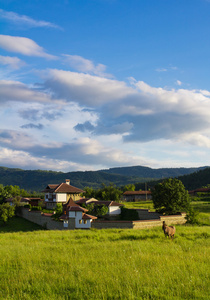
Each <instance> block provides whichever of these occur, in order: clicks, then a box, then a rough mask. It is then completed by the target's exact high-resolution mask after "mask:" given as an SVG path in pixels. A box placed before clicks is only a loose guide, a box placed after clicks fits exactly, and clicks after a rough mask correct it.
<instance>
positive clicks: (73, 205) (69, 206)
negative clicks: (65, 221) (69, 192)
mask: <svg viewBox="0 0 210 300" xmlns="http://www.w3.org/2000/svg"><path fill="white" fill-rule="evenodd" d="M63 209H64V210H67V211H84V212H85V211H88V210H87V209H86V208H83V207H81V206H79V205H78V204H76V203H75V202H74V200H72V198H70V199H69V201H68V202H67V203H66V204H64V205H63Z"/></svg>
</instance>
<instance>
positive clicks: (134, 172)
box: [101, 166, 207, 179]
mask: <svg viewBox="0 0 210 300" xmlns="http://www.w3.org/2000/svg"><path fill="white" fill-rule="evenodd" d="M205 168H207V166H205V167H199V168H160V169H152V168H149V167H142V166H133V167H120V168H110V169H108V170H101V171H103V172H106V173H109V174H119V175H126V176H137V177H143V178H154V179H159V178H168V177H177V176H182V175H188V174H191V173H194V172H197V171H200V170H203V169H205Z"/></svg>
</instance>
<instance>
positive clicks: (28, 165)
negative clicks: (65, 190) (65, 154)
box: [0, 148, 92, 172]
mask: <svg viewBox="0 0 210 300" xmlns="http://www.w3.org/2000/svg"><path fill="white" fill-rule="evenodd" d="M0 149H1V151H0V165H1V166H6V167H10V168H14V167H15V168H22V169H25V170H27V169H28V170H33V169H41V170H55V171H63V172H69V171H79V170H84V166H83V165H81V164H79V163H74V162H69V161H65V160H57V159H50V158H47V157H44V158H40V157H35V156H33V155H31V154H30V153H28V152H25V151H17V150H11V149H7V148H0ZM91 167H92V166H90V165H89V166H87V168H88V169H89V170H90V169H91Z"/></svg>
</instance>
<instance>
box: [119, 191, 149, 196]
mask: <svg viewBox="0 0 210 300" xmlns="http://www.w3.org/2000/svg"><path fill="white" fill-rule="evenodd" d="M146 194H147V195H149V194H151V192H150V191H126V192H124V193H123V195H146Z"/></svg>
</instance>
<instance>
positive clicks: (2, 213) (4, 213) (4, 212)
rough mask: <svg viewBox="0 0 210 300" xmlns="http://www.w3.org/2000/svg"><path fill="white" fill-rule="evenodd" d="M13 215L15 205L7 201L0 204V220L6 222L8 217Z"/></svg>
mask: <svg viewBox="0 0 210 300" xmlns="http://www.w3.org/2000/svg"><path fill="white" fill-rule="evenodd" d="M14 215H15V207H14V206H11V205H9V203H3V204H1V205H0V220H1V221H3V222H4V223H7V221H8V219H9V218H12V217H13V216H14Z"/></svg>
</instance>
